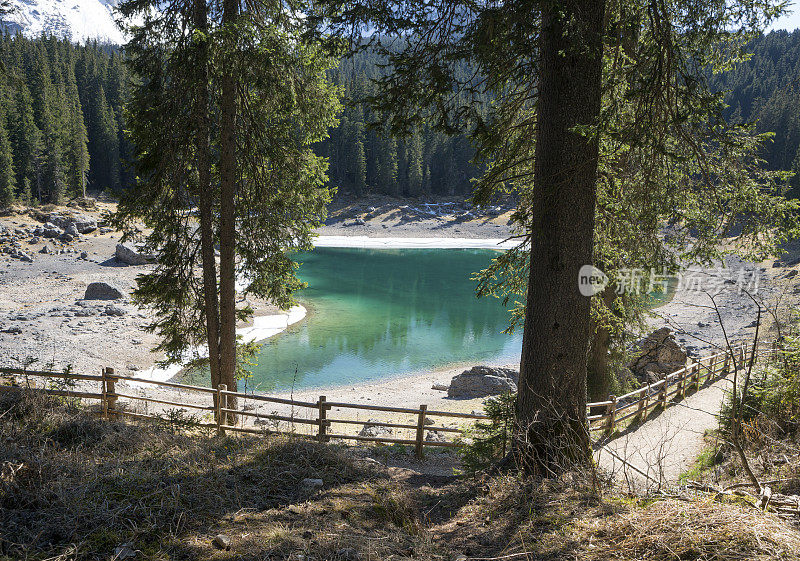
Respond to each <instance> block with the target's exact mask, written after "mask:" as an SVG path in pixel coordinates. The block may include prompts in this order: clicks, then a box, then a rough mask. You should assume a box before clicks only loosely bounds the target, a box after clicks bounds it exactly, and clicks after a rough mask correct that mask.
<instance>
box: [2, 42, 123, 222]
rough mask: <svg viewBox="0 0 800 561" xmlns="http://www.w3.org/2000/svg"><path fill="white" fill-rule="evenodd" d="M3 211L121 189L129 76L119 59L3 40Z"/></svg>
mask: <svg viewBox="0 0 800 561" xmlns="http://www.w3.org/2000/svg"><path fill="white" fill-rule="evenodd" d="M0 63H1V64H2V79H1V80H0V99H2V106H1V107H0V207H3V206H7V205H8V204H10V203H11V202H13V201H15V200H16V201H20V202H24V203H57V202H59V201H60V200H61V199H62V198H64V197H75V196H84V195H85V193H86V190H87V189H91V190H102V189H112V190H117V189H121V188H123V187H124V186H126V185H127V184H129V182H130V180H131V178H130V177H129V176H128V175H127V174H126V171H125V170H124V169H123V166H122V159H123V158H122V157H123V156H124V155H125V154H126V152H127V146H126V142H125V138H124V135H123V127H122V119H123V117H122V105H123V102H124V100H125V98H126V84H127V83H128V79H127V73H126V70H125V66H124V64H123V61H122V58H121V56H120V54H119V53H117V52H116V51H115V50H114V49H112V48H108V47H102V46H99V45H97V44H89V45H86V46H79V45H74V44H72V43H70V42H68V41H66V40H60V39H56V38H53V37H49V38H40V39H26V38H24V37H22V36H19V35H16V36H12V35H9V34H4V35H2V36H0Z"/></svg>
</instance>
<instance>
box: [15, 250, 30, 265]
mask: <svg viewBox="0 0 800 561" xmlns="http://www.w3.org/2000/svg"><path fill="white" fill-rule="evenodd" d="M17 255H18V257H19V260H20V261H24V262H25V263H33V257H32V256H30V255H28V254H27V253H23V252H22V251H20V252H19V253H18V254H17Z"/></svg>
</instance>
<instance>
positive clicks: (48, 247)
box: [39, 244, 50, 255]
mask: <svg viewBox="0 0 800 561" xmlns="http://www.w3.org/2000/svg"><path fill="white" fill-rule="evenodd" d="M39 253H44V254H45V255H46V254H48V253H50V246H48V245H47V244H44V245H43V246H42V249H40V250H39Z"/></svg>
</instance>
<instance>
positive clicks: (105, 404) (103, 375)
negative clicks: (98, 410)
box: [100, 368, 108, 420]
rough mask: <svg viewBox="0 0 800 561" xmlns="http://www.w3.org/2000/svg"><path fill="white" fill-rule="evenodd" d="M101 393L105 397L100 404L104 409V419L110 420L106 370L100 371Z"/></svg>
mask: <svg viewBox="0 0 800 561" xmlns="http://www.w3.org/2000/svg"><path fill="white" fill-rule="evenodd" d="M100 377H101V378H102V380H100V393H101V394H102V395H103V398H102V401H101V402H100V405H101V407H102V408H103V418H104V419H106V420H108V394H107V393H106V369H105V368H101V369H100Z"/></svg>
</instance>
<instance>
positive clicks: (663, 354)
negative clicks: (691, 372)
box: [628, 327, 686, 383]
mask: <svg viewBox="0 0 800 561" xmlns="http://www.w3.org/2000/svg"><path fill="white" fill-rule="evenodd" d="M634 356H635V357H636V358H635V359H634V360H633V361H631V363H630V364H628V368H630V370H631V372H633V374H634V375H635V376H636V377H637V378H639V380H641V381H643V382H649V383H654V382H657V381H659V380H661V379H663V378H664V377H665V376H666V375H667V374H671V373H672V372H675V371H676V370H680V369H681V368H683V367H684V366H686V349H685V348H683V347H682V346H681V344H680V343H678V342H677V341H676V340H675V335H674V334H673V332H672V330H671V329H670V328H669V327H662V328H661V329H657V330H655V331H653V332H652V333H651V334H650V335H648V336H647V337H645V338H644V339H641V340H640V341H638V342H637V343H636V344H635V345H634Z"/></svg>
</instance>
